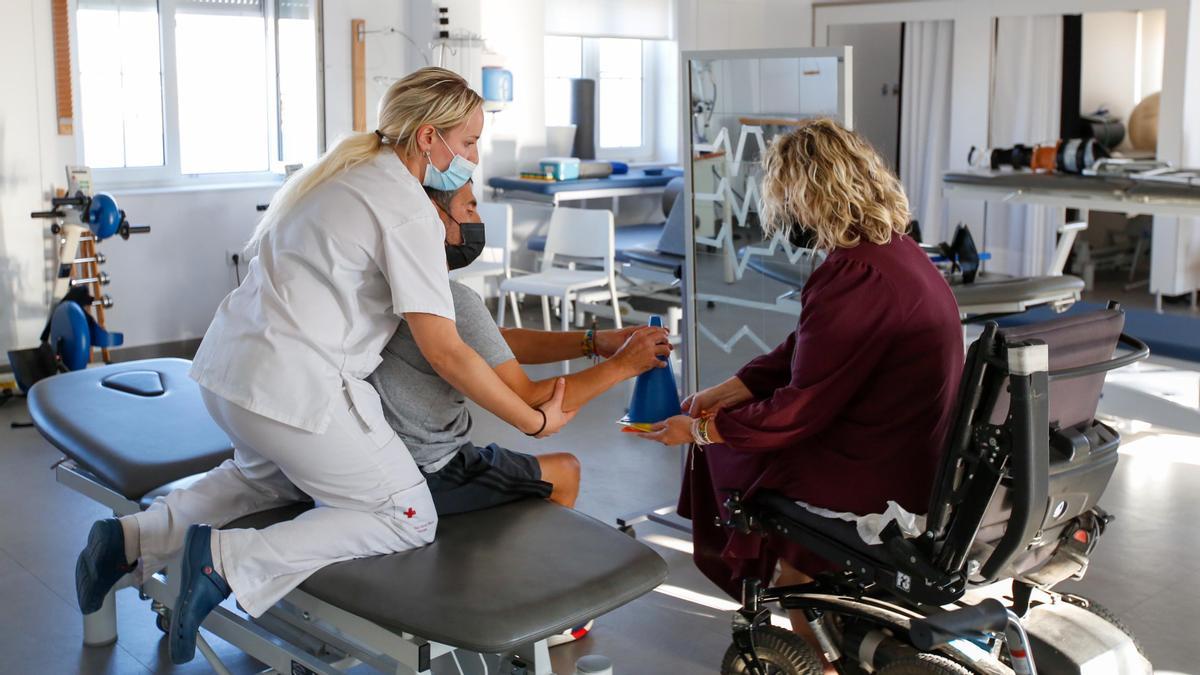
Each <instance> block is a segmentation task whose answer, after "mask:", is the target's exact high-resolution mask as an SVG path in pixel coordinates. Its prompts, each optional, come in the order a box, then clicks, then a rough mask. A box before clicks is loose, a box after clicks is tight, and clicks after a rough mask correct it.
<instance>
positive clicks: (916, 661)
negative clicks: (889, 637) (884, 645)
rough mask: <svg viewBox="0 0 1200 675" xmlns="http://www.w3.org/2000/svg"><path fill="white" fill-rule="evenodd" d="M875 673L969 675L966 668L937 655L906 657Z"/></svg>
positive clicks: (889, 674)
mask: <svg viewBox="0 0 1200 675" xmlns="http://www.w3.org/2000/svg"><path fill="white" fill-rule="evenodd" d="M875 672H876V673H878V674H879V675H971V671H970V669H968V668H967V667H965V666H963V665H961V664H958V663H955V662H954V661H951V660H950V659H948V658H946V657H944V656H940V655H938V654H917V655H916V656H906V657H904V658H902V659H897V660H895V661H892V662H891V663H889V664H887V665H886V666H884V667H882V668H880V669H879V670H877V671H875Z"/></svg>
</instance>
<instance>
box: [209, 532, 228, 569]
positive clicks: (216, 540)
mask: <svg viewBox="0 0 1200 675" xmlns="http://www.w3.org/2000/svg"><path fill="white" fill-rule="evenodd" d="M208 546H209V552H210V553H211V554H212V562H213V571H214V572H216V573H217V574H219V575H221V578H222V579H224V578H225V566H224V565H222V564H221V531H220V530H218V529H216V528H213V531H212V536H211V537H210V538H209V540H208Z"/></svg>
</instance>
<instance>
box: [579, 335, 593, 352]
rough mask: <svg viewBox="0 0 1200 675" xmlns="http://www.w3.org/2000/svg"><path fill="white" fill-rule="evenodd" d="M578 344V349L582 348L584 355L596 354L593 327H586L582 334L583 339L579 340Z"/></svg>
mask: <svg viewBox="0 0 1200 675" xmlns="http://www.w3.org/2000/svg"><path fill="white" fill-rule="evenodd" d="M579 346H580V349H582V350H583V355H584V356H591V357H595V356H596V331H595V329H588V331H587V332H586V333H584V334H583V340H582V341H581V343H580V345H579Z"/></svg>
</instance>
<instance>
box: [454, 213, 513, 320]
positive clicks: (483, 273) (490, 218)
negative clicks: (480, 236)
mask: <svg viewBox="0 0 1200 675" xmlns="http://www.w3.org/2000/svg"><path fill="white" fill-rule="evenodd" d="M477 209H478V211H479V217H480V218H481V219H483V227H484V232H485V234H486V237H487V245H486V246H485V247H484V249H483V253H481V254H479V257H478V258H477V259H476V260H475V262H473V263H471V264H470V265H467V266H466V267H464V268H462V269H457V270H452V271H451V272H450V278H451V279H453V280H455V281H461V280H462V279H469V278H472V277H484V278H485V279H486V278H488V277H503V278H504V279H510V278H512V227H513V209H512V205H510V204H498V203H496V202H483V203H480V204H479V205H478V206H477ZM498 295H499V301H498V303H497V304H498V305H499V310H498V311H499V319H498V321H499V322H500V323H503V317H504V293H503V292H500V293H499V294H498Z"/></svg>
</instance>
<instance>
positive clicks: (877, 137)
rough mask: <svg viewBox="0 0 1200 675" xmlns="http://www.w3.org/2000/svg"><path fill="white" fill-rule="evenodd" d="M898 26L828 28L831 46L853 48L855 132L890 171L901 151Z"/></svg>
mask: <svg viewBox="0 0 1200 675" xmlns="http://www.w3.org/2000/svg"><path fill="white" fill-rule="evenodd" d="M901 25H902V24H900V23H873V24H857V25H855V24H848V25H844V26H831V27H830V29H829V44H830V46H839V47H840V46H844V45H850V46H851V47H853V48H854V52H853V63H854V72H853V80H854V83H853V84H854V91H853V102H854V129H855V131H857V132H858V133H860V134H862V135H863V136H864V137H865V138H866V139H867V140H868V141H870V142H871V144H872V145H873V146H875V149H876V150H877V151H878V152H879V154H880V155H882V156H883V158H884V160H886V161H887V164H888V166H890V167H891V168H892V170H893V171H898V170H899V167H900V165H899V161H898V158H899V151H900V56H901V53H900V51H901V50H900V32H901Z"/></svg>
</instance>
